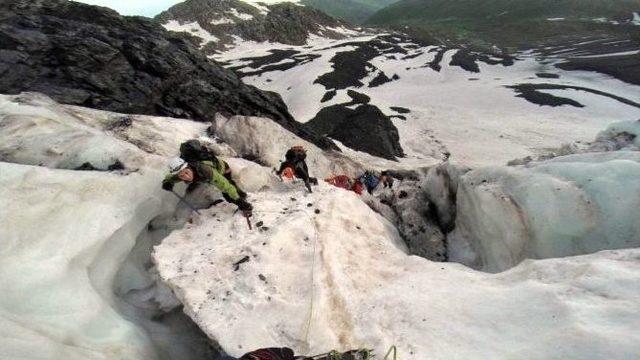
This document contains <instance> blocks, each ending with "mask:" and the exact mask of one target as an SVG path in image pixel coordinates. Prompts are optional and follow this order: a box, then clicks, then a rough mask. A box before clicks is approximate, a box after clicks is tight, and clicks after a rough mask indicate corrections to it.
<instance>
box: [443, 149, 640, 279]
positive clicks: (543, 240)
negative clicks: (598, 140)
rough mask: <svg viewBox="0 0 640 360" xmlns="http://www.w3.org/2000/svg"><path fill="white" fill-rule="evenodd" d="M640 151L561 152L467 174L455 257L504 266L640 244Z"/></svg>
mask: <svg viewBox="0 0 640 360" xmlns="http://www.w3.org/2000/svg"><path fill="white" fill-rule="evenodd" d="M639 176H640V152H630V151H616V152H603V153H584V154H576V155H568V156H561V157H557V158H554V159H551V160H547V161H543V162H537V163H531V164H529V165H528V166H526V167H524V166H519V167H494V168H481V169H477V170H474V171H471V172H470V173H468V174H466V175H465V176H463V177H462V179H461V182H460V184H459V187H458V193H457V199H458V201H457V211H456V212H457V219H456V229H455V231H454V233H453V234H452V235H451V236H450V237H449V244H450V245H451V247H450V259H451V260H453V261H459V262H461V263H464V264H467V265H469V266H472V267H474V268H477V269H482V270H485V271H491V272H496V271H502V270H505V269H508V268H510V267H512V266H514V265H516V264H518V263H519V262H520V261H522V260H523V259H525V258H534V259H535V258H538V259H540V258H551V257H563V256H571V255H580V254H588V253H593V252H596V251H600V250H605V249H621V248H631V247H639V246H640V212H638V211H637V209H640V182H638V181H637V179H638V178H639Z"/></svg>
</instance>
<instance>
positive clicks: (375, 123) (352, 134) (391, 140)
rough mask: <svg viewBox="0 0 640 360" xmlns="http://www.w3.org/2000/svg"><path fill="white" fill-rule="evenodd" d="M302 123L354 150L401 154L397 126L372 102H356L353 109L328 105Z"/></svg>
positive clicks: (385, 155) (388, 155)
mask: <svg viewBox="0 0 640 360" xmlns="http://www.w3.org/2000/svg"><path fill="white" fill-rule="evenodd" d="M306 125H307V126H308V127H309V128H310V129H311V130H312V131H314V132H316V133H318V134H323V135H326V136H329V137H331V138H333V139H336V140H339V141H341V142H342V143H343V144H344V145H346V146H348V147H349V148H351V149H354V150H357V151H364V152H367V153H369V154H371V155H374V156H378V157H382V158H385V159H390V160H395V159H396V157H402V156H403V155H404V152H403V150H402V147H401V146H400V136H399V135H398V130H397V129H396V127H395V126H394V125H393V123H392V122H391V120H390V119H389V117H387V116H386V115H384V114H383V113H382V111H380V109H378V107H376V106H373V105H368V104H364V105H360V106H358V107H357V108H356V109H355V110H352V109H350V108H348V107H346V106H345V105H344V104H340V105H333V106H329V107H326V108H324V109H322V110H320V112H319V113H318V114H317V115H316V116H315V117H314V118H313V119H312V120H311V121H309V122H308V123H307V124H306Z"/></svg>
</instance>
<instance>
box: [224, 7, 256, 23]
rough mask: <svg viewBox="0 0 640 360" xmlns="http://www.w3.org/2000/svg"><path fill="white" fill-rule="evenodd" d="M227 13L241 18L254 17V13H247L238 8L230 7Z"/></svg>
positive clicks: (248, 18)
mask: <svg viewBox="0 0 640 360" xmlns="http://www.w3.org/2000/svg"><path fill="white" fill-rule="evenodd" d="M227 13H229V14H231V15H233V16H235V17H237V18H239V19H241V20H245V21H246V20H251V19H253V15H251V14H246V13H241V12H239V11H238V10H237V9H236V8H231V9H229V11H227Z"/></svg>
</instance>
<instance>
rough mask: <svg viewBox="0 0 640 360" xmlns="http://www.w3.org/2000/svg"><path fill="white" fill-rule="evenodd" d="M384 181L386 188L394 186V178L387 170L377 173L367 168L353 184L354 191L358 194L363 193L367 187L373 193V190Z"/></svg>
mask: <svg viewBox="0 0 640 360" xmlns="http://www.w3.org/2000/svg"><path fill="white" fill-rule="evenodd" d="M380 183H382V184H383V185H384V188H385V189H386V188H391V187H392V186H393V178H392V177H391V176H390V175H389V173H388V172H387V171H383V172H382V173H380V175H377V174H376V173H375V172H374V171H371V170H367V171H365V172H364V174H362V175H360V176H359V177H358V178H357V179H356V182H355V184H354V186H353V191H355V192H357V193H358V194H361V193H362V190H363V189H364V188H365V187H366V189H367V192H368V193H369V194H373V190H375V189H376V187H378V185H379V184H380Z"/></svg>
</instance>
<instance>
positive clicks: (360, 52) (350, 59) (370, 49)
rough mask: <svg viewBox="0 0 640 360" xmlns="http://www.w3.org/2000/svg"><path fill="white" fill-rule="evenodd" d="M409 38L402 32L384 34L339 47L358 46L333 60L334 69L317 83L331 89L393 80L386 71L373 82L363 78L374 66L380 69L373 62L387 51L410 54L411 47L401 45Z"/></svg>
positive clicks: (373, 84) (377, 83)
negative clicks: (364, 81)
mask: <svg viewBox="0 0 640 360" xmlns="http://www.w3.org/2000/svg"><path fill="white" fill-rule="evenodd" d="M407 41H409V39H408V38H406V37H403V36H401V35H381V36H378V37H377V38H375V39H373V40H371V41H367V42H348V43H343V44H340V45H339V46H337V47H348V46H354V47H356V49H355V50H352V51H341V52H338V53H337V54H336V55H335V56H334V57H333V58H332V59H331V63H332V64H333V70H332V71H331V72H328V73H326V74H322V75H321V76H319V77H318V78H317V79H316V80H315V81H314V83H316V84H321V85H323V86H324V87H325V88H326V89H327V90H331V89H338V90H339V89H346V88H349V87H362V86H365V85H368V86H369V87H376V86H380V85H382V84H384V83H387V82H390V81H392V78H393V77H392V78H389V76H387V74H385V73H384V72H383V71H380V73H379V74H378V75H377V76H376V78H374V79H373V80H372V81H371V82H370V83H369V84H364V83H363V82H362V80H363V79H364V78H365V77H366V76H367V75H369V73H370V72H371V71H373V70H372V69H377V68H376V67H375V66H373V65H372V64H371V63H370V62H369V61H371V60H372V59H373V58H375V57H377V56H380V55H384V54H389V53H390V54H403V55H406V54H407V49H405V48H403V47H402V46H400V45H398V44H400V43H403V42H407Z"/></svg>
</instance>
